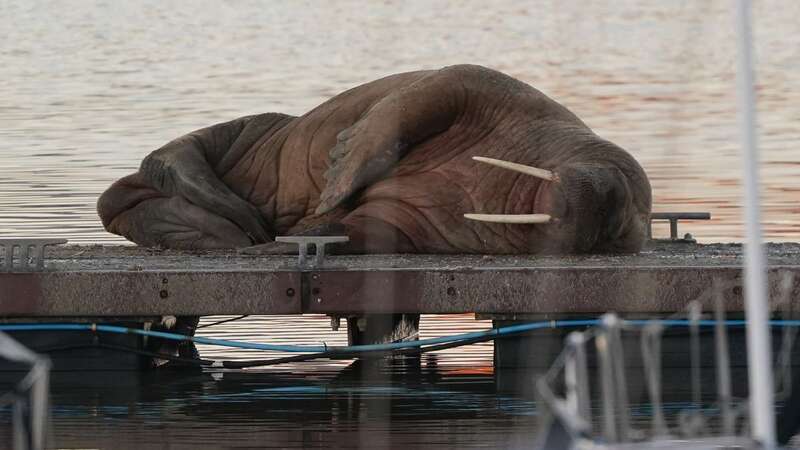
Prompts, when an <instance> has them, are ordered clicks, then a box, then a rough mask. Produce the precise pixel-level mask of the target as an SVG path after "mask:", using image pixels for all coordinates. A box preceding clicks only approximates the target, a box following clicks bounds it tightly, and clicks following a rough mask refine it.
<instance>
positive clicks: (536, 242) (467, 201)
mask: <svg viewBox="0 0 800 450" xmlns="http://www.w3.org/2000/svg"><path fill="white" fill-rule="evenodd" d="M474 157H486V158H489V160H486V159H485V158H484V160H483V162H482V161H481V160H477V161H476V160H475V159H473V158H474ZM493 160H501V161H507V162H512V163H518V164H522V165H526V166H535V167H536V168H539V169H542V172H541V173H545V174H552V176H551V177H550V179H543V178H537V177H535V176H530V175H527V174H523V173H519V172H515V171H511V170H508V169H507V168H504V167H498V166H492V165H488V164H486V163H485V161H490V162H491V161H493ZM533 173H540V172H533ZM545 178H547V177H545ZM650 206H651V194H650V185H649V183H648V180H647V177H646V175H645V173H644V171H643V170H642V168H641V167H640V166H639V164H638V163H637V162H636V161H635V160H634V159H633V157H631V156H630V155H629V154H628V153H627V152H626V151H624V150H622V149H621V148H619V147H618V146H616V145H614V144H613V143H611V142H608V141H606V140H604V139H602V138H600V137H598V136H597V135H595V134H594V133H593V132H592V131H591V130H590V129H589V128H588V127H587V126H586V125H585V124H584V123H583V122H582V121H581V120H580V119H578V117H577V116H575V115H574V114H573V113H571V112H570V111H569V110H568V109H566V108H565V107H563V106H561V105H560V104H558V103H557V102H555V101H553V100H552V99H550V98H548V97H547V96H545V95H544V94H542V93H541V92H539V91H538V90H536V89H534V88H532V87H531V86H529V85H527V84H525V83H522V82H520V81H518V80H515V79H513V78H511V77H508V76H506V75H504V74H502V73H499V72H496V71H493V70H490V69H487V68H484V67H480V66H468V65H462V66H451V67H446V68H443V69H441V70H437V71H419V72H410V73H403V74H398V75H392V76H389V77H386V78H382V79H379V80H376V81H373V82H370V83H367V84H364V85H361V86H358V87H355V88H353V89H350V90H348V91H346V92H343V93H342V94H339V95H337V96H335V97H333V98H332V99H330V100H329V101H327V102H325V103H323V104H321V105H320V106H318V107H317V108H315V109H313V110H312V111H310V112H308V113H307V114H305V115H303V116H301V117H293V116H288V115H284V114H278V113H267V114H261V115H256V116H248V117H242V118H239V119H236V120H233V121H230V122H226V123H221V124H217V125H213V126H211V127H208V128H204V129H202V130H198V131H195V132H193V133H190V134H188V135H186V136H183V137H181V138H178V139H176V140H174V141H172V142H170V143H168V144H167V145H165V146H164V147H162V148H161V149H158V150H156V151H155V152H153V153H152V154H150V155H149V156H148V157H147V158H145V160H144V161H143V162H142V165H141V167H140V169H139V171H138V172H136V173H134V174H132V175H130V176H128V177H125V178H123V179H121V180H119V181H117V182H116V183H114V185H112V186H111V187H110V188H109V189H108V190H107V191H106V192H105V193H104V194H103V195H102V196H101V198H100V199H99V201H98V212H99V214H100V217H101V219H102V221H103V224H104V226H105V227H106V229H107V230H108V231H110V232H112V233H117V234H120V235H122V236H125V237H126V238H128V239H130V240H132V241H134V242H136V243H138V244H140V245H145V246H160V247H169V248H235V247H248V246H253V245H259V244H264V245H261V246H260V247H258V248H260V249H261V250H262V251H264V252H282V251H284V250H285V249H284V248H282V247H281V245H280V244H277V243H271V241H272V240H273V239H274V237H275V236H277V235H286V234H306V233H310V234H314V233H318V234H330V233H335V234H342V233H344V234H347V235H349V236H350V239H351V240H350V243H348V244H347V245H346V246H345V247H343V248H341V249H340V251H342V252H352V253H369V252H375V253H377V252H412V253H585V252H632V251H637V250H638V249H639V248H640V247H641V245H642V243H643V242H644V239H645V229H646V224H647V221H648V220H649V214H650ZM465 213H487V214H492V215H506V216H508V215H515V216H516V215H526V216H527V217H534V216H535V217H536V218H538V219H537V220H539V221H540V222H541V221H542V220H545V219H547V220H546V221H545V223H522V224H520V223H490V222H480V221H473V220H469V219H467V218H465V217H464V214H465ZM479 217H484V216H479ZM486 217H489V219H487V220H493V219H492V217H499V219H497V220H505V219H503V217H505V216H503V217H501V216H486ZM542 218H545V219H542Z"/></svg>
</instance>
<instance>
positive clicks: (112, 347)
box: [34, 342, 214, 366]
mask: <svg viewBox="0 0 800 450" xmlns="http://www.w3.org/2000/svg"><path fill="white" fill-rule="evenodd" d="M82 348H104V349H108V350H115V351H121V352H129V353H135V354H137V355H142V356H148V357H151V358H160V359H166V360H168V361H176V362H181V363H185V364H192V365H199V366H210V365H212V364H213V363H214V361H211V360H208V359H199V358H198V359H194V358H182V357H180V356H175V355H168V354H166V353H158V352H150V351H147V350H141V349H138V348H133V347H127V346H124V345H113V344H104V343H102V342H98V343H95V344H72V345H62V346H58V347H44V348H37V349H34V351H36V352H39V353H52V352H61V351H67V350H77V349H82Z"/></svg>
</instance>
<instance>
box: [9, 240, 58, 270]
mask: <svg viewBox="0 0 800 450" xmlns="http://www.w3.org/2000/svg"><path fill="white" fill-rule="evenodd" d="M66 243H67V240H66V239H0V249H2V250H3V251H2V253H0V256H2V259H3V260H4V261H3V264H2V265H0V272H33V271H37V270H43V269H44V248H45V247H47V246H48V245H58V244H66ZM16 249H19V253H18V254H17V255H15V253H16ZM31 250H33V251H32V252H31ZM31 263H34V265H31Z"/></svg>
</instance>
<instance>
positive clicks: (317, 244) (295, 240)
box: [275, 236, 350, 267]
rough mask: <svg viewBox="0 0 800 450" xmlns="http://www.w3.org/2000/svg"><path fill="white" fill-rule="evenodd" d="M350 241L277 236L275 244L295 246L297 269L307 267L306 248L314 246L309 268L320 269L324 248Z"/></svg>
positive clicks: (341, 237) (346, 238)
mask: <svg viewBox="0 0 800 450" xmlns="http://www.w3.org/2000/svg"><path fill="white" fill-rule="evenodd" d="M349 240H350V238H349V237H347V236H278V237H276V238H275V242H288V243H291V244H297V247H298V249H297V265H298V266H299V267H308V266H309V264H308V247H309V246H310V245H313V246H314V249H315V250H314V251H315V254H314V259H313V260H312V261H311V264H310V266H311V267H322V266H323V265H324V263H325V246H326V245H328V244H336V243H341V242H348V241H349Z"/></svg>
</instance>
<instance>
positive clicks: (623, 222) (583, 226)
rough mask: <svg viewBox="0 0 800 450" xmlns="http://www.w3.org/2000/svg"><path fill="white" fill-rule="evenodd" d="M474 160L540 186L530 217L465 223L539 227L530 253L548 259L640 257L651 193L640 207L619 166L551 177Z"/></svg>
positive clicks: (481, 217)
mask: <svg viewBox="0 0 800 450" xmlns="http://www.w3.org/2000/svg"><path fill="white" fill-rule="evenodd" d="M473 159H475V160H476V161H480V162H483V163H486V164H490V165H493V166H497V167H502V168H504V169H508V170H512V171H515V172H520V173H523V174H526V175H530V176H533V177H536V178H539V179H541V180H542V182H541V183H540V185H539V189H538V190H537V193H536V198H535V199H532V205H533V206H532V208H531V210H532V211H531V213H530V214H464V217H465V218H467V219H470V220H478V221H484V222H495V223H510V224H529V225H531V226H535V227H537V229H538V231H539V232H538V233H536V240H537V242H532V243H531V249H532V250H533V249H536V250H538V251H543V252H545V253H605V252H609V253H625V252H636V251H639V250H640V249H641V247H642V245H643V244H644V241H645V239H646V225H647V221H648V220H649V212H650V195H649V191H648V192H647V193H646V195H645V197H646V200H645V201H644V202H642V201H638V202H637V201H636V196H637V195H636V194H639V193H634V192H632V191H631V188H630V183H629V180H628V178H627V177H626V175H625V174H624V173H623V172H622V171H621V170H620V169H619V168H618V167H616V166H613V165H610V164H608V165H607V164H602V163H600V164H588V163H573V164H569V163H568V164H565V165H564V166H562V167H560V168H559V169H558V170H553V171H551V170H547V169H541V168H538V167H531V166H526V165H523V164H517V163H513V162H509V161H502V160H498V159H493V158H485V157H481V156H476V157H473ZM648 188H649V185H648ZM542 235H544V236H545V237H544V239H542Z"/></svg>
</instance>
